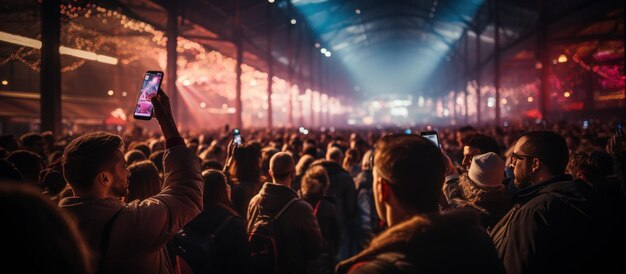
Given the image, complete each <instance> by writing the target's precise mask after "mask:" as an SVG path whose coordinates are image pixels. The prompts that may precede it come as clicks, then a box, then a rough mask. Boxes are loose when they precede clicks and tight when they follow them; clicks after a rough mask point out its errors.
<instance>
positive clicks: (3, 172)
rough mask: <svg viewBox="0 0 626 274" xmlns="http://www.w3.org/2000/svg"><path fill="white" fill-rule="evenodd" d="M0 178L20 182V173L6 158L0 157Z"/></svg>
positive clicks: (21, 179)
mask: <svg viewBox="0 0 626 274" xmlns="http://www.w3.org/2000/svg"><path fill="white" fill-rule="evenodd" d="M0 180H6V181H11V182H22V181H24V179H23V178H22V173H20V171H19V170H18V169H17V168H16V167H15V166H14V165H13V163H11V162H9V160H7V159H0Z"/></svg>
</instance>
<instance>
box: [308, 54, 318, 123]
mask: <svg viewBox="0 0 626 274" xmlns="http://www.w3.org/2000/svg"><path fill="white" fill-rule="evenodd" d="M309 47H310V49H311V50H310V51H309V65H310V67H309V86H310V87H311V88H310V89H311V93H310V97H309V104H310V106H309V109H310V113H309V115H310V116H311V117H310V119H311V120H310V123H311V124H310V127H311V128H313V127H314V126H315V110H313V89H314V87H315V77H314V75H315V73H314V71H315V67H314V65H315V64H314V63H313V61H314V60H315V59H314V56H315V52H316V51H317V50H316V48H315V47H313V46H311V45H309Z"/></svg>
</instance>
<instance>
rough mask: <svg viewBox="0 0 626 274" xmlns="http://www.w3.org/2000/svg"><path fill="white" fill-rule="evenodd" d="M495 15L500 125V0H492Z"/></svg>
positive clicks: (496, 72) (496, 76) (496, 86)
mask: <svg viewBox="0 0 626 274" xmlns="http://www.w3.org/2000/svg"><path fill="white" fill-rule="evenodd" d="M493 2H494V16H495V32H496V33H495V41H494V61H493V63H494V77H495V79H494V86H495V89H496V102H495V108H496V125H498V126H499V125H500V115H501V114H500V0H493Z"/></svg>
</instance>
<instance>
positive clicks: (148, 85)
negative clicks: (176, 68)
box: [135, 71, 163, 120]
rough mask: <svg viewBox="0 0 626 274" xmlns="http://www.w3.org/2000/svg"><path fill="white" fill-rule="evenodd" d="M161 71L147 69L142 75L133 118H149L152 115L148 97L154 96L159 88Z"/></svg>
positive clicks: (161, 78) (161, 76)
mask: <svg viewBox="0 0 626 274" xmlns="http://www.w3.org/2000/svg"><path fill="white" fill-rule="evenodd" d="M162 80H163V72H161V71H148V72H146V75H144V77H143V84H142V85H141V90H140V91H139V98H138V99H137V106H136V107H135V118H137V119H144V120H149V119H150V118H151V117H152V108H153V106H152V102H151V101H150V98H152V97H153V96H155V95H156V94H157V92H158V91H159V88H161V81H162Z"/></svg>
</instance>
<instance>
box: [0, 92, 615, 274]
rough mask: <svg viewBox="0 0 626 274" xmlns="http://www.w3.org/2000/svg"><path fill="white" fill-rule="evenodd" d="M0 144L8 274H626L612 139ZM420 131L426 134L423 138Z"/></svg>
mask: <svg viewBox="0 0 626 274" xmlns="http://www.w3.org/2000/svg"><path fill="white" fill-rule="evenodd" d="M152 103H153V104H154V116H155V118H156V119H157V121H158V122H159V125H160V128H161V131H160V132H158V133H153V134H142V133H141V132H140V131H132V132H130V133H129V134H125V135H123V136H118V135H114V134H110V133H106V132H92V133H85V134H83V135H79V136H65V137H63V138H60V139H55V137H54V136H53V135H52V134H50V133H46V132H44V133H29V134H25V135H23V136H21V137H20V138H19V140H16V139H15V138H13V137H12V136H2V137H0V159H1V160H0V181H1V183H0V204H1V205H2V206H0V212H1V214H2V217H3V218H4V219H5V222H4V225H3V226H2V229H3V232H4V233H3V234H2V235H3V240H2V242H3V247H4V248H5V251H6V252H5V254H6V255H5V261H4V262H5V264H4V265H3V269H5V270H9V269H17V270H18V272H55V273H56V272H58V273H510V274H517V273H596V272H598V273H623V271H624V270H625V269H626V266H625V265H624V264H625V263H624V260H623V258H624V255H626V252H624V246H626V245H625V244H626V241H625V238H626V233H624V231H626V225H625V221H626V216H625V213H626V203H625V201H626V200H625V199H624V193H625V189H626V188H625V187H624V173H625V171H626V158H625V157H626V152H625V151H626V138H624V137H623V132H618V131H616V130H614V123H611V122H606V121H595V122H592V123H590V126H589V127H587V128H584V129H583V128H581V127H580V126H578V125H577V124H573V123H570V122H565V121H564V122H559V123H553V124H546V123H538V124H537V123H524V122H520V123H519V124H515V125H514V124H511V125H508V126H506V127H496V126H485V127H477V128H474V127H471V126H464V127H446V128H432V127H430V126H429V127H428V128H427V130H429V131H430V130H436V131H437V132H438V134H439V135H438V136H439V142H440V146H437V145H435V144H434V143H433V142H432V141H430V140H428V139H426V138H423V137H421V136H419V134H404V133H402V132H404V129H397V130H396V129H380V130H372V129H352V130H339V129H338V130H334V129H333V130H332V131H331V130H326V131H314V130H310V131H309V133H307V134H304V133H302V132H294V131H291V130H290V129H281V130H270V129H259V130H249V131H248V132H245V131H243V132H242V136H243V137H244V138H243V139H244V142H243V143H242V144H240V145H237V144H234V143H233V142H232V135H231V131H230V129H229V128H228V127H225V128H224V129H223V130H219V131H206V132H194V133H191V132H184V133H183V134H181V133H180V132H179V130H178V129H177V126H176V123H175V121H174V119H173V117H172V113H171V110H170V106H169V99H168V97H167V95H166V94H165V93H164V92H163V91H159V93H158V94H157V95H156V96H155V97H154V98H152ZM425 129H426V128H425Z"/></svg>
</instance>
